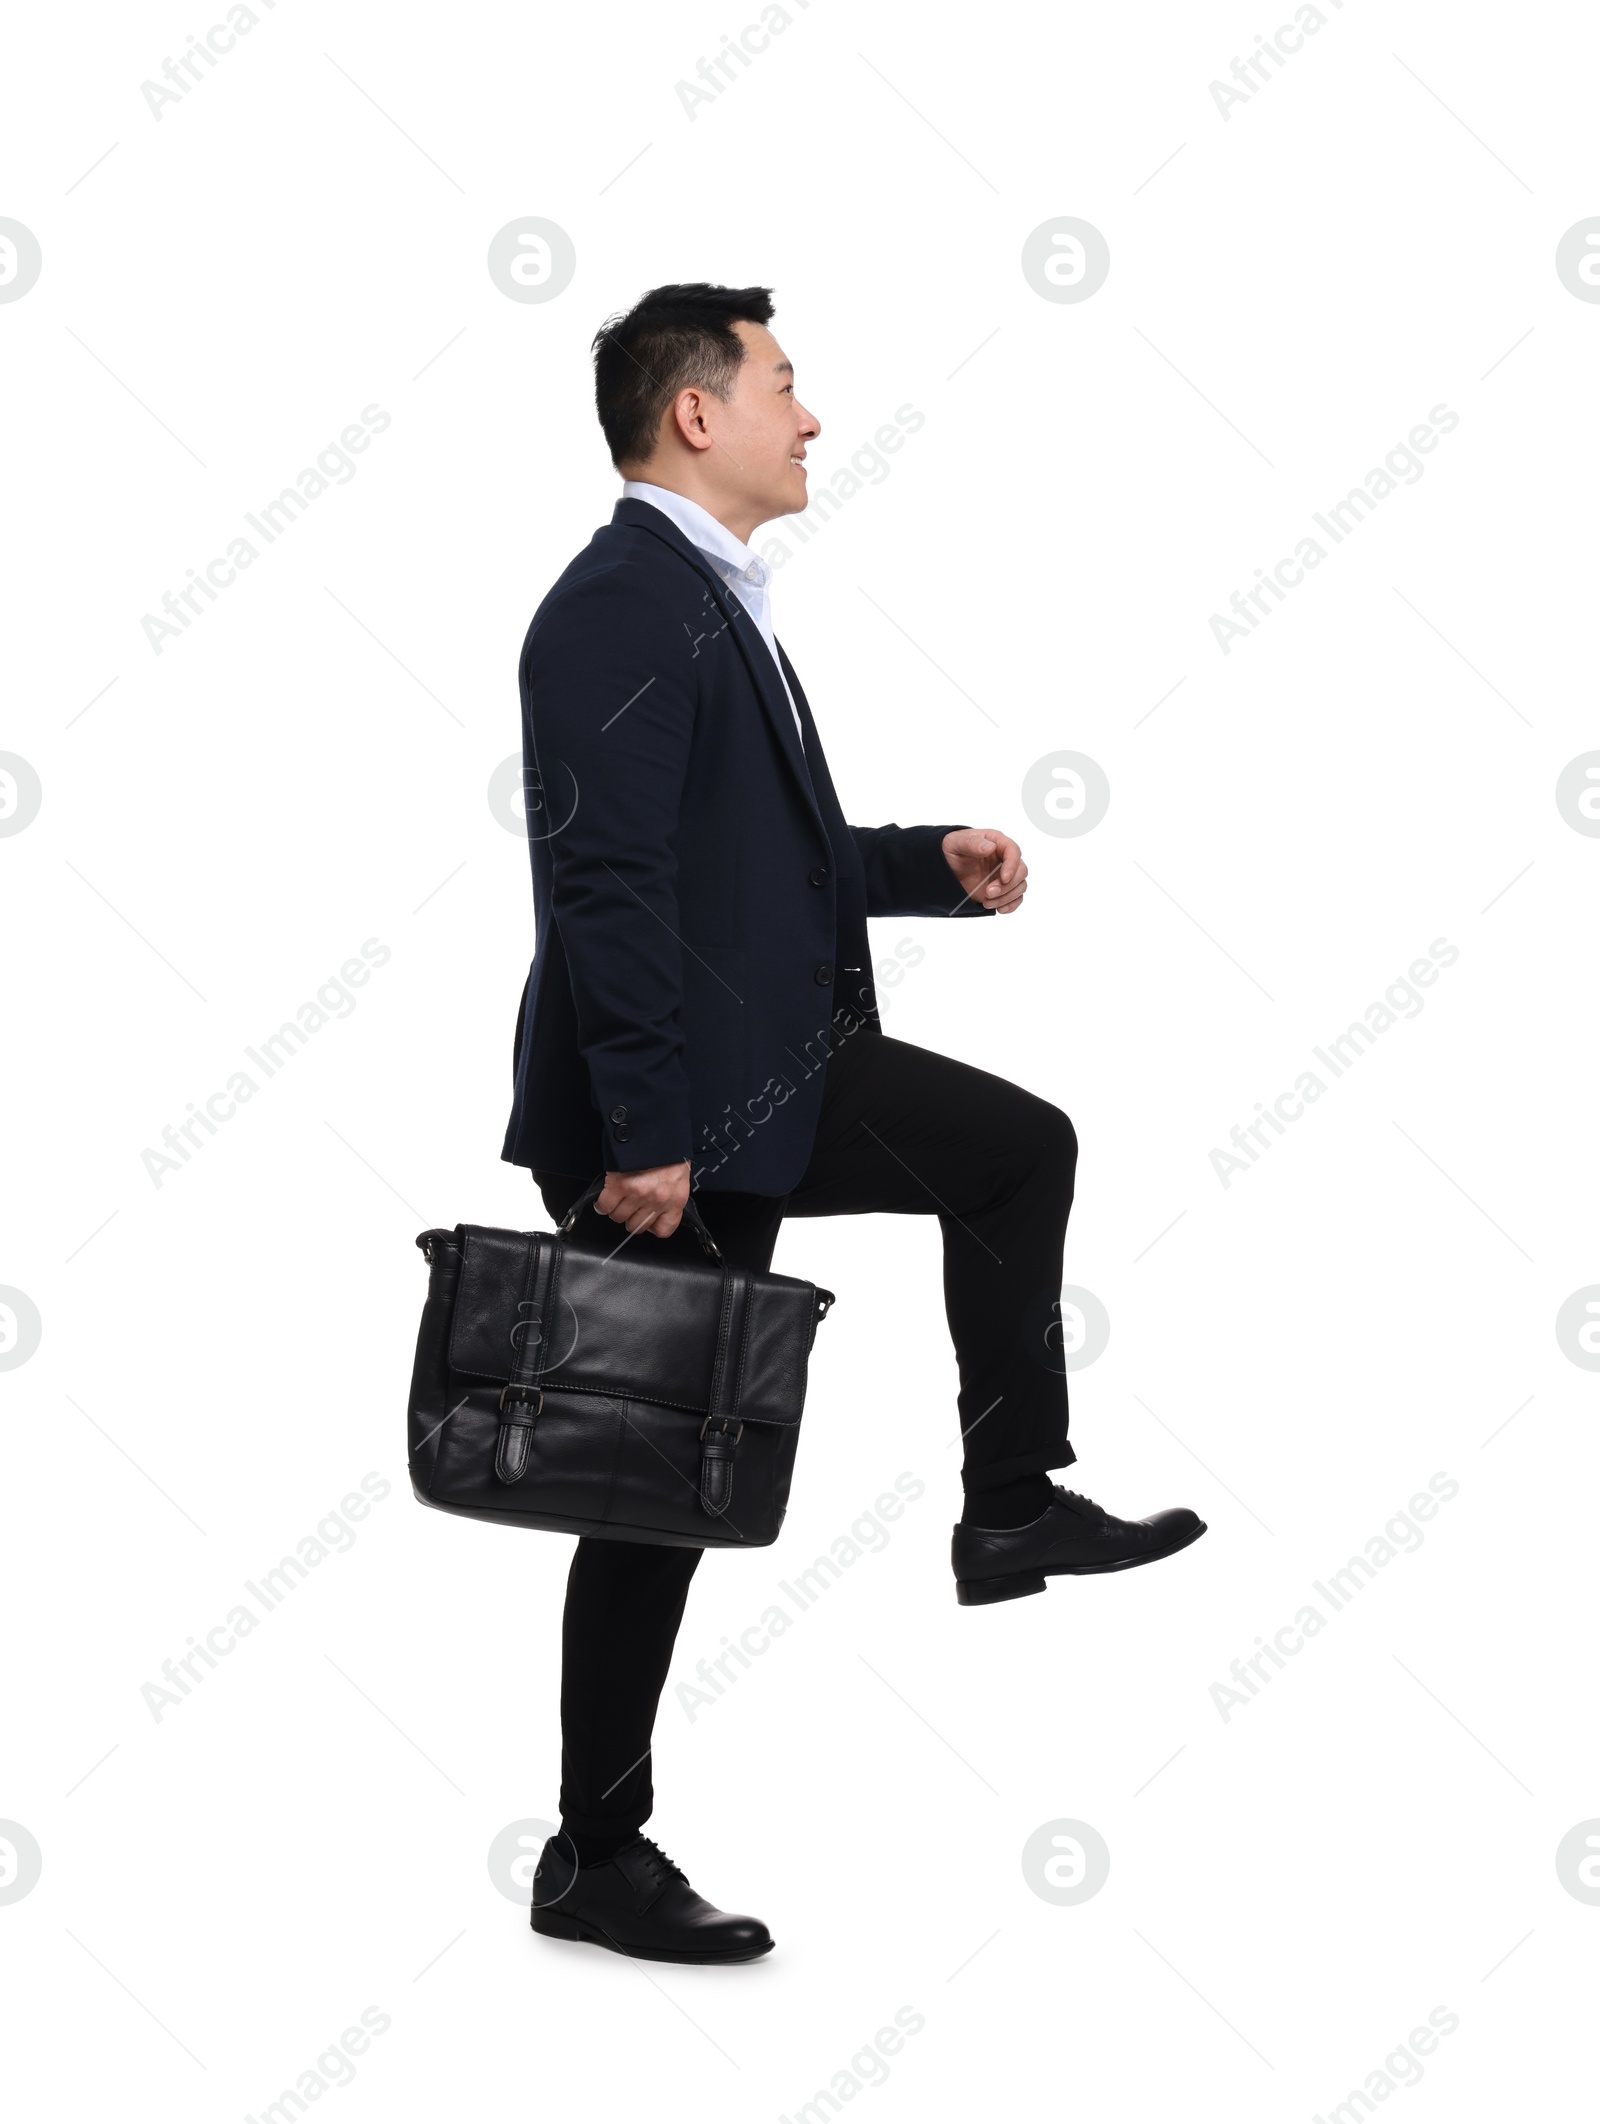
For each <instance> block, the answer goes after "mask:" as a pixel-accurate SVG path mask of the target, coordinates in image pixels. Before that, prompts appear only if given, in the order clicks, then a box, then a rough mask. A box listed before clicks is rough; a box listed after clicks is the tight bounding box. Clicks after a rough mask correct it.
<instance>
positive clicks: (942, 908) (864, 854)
mask: <svg viewBox="0 0 1600 2124" xmlns="http://www.w3.org/2000/svg"><path fill="white" fill-rule="evenodd" d="M967 830H968V829H967V828H966V827H964V826H852V827H851V828H850V838H851V839H852V840H853V841H854V842H855V844H856V853H857V854H858V855H859V856H860V858H861V867H862V869H863V870H864V871H865V872H866V878H867V913H868V914H869V915H990V914H993V913H994V911H995V910H994V909H993V908H992V907H984V906H981V905H980V904H979V902H978V901H976V900H972V899H969V898H968V897H967V895H966V894H965V893H964V892H963V891H962V889H961V887H960V885H959V884H958V883H957V881H956V874H955V872H954V871H953V870H952V869H951V868H950V865H949V864H948V863H947V862H946V861H945V857H944V849H943V847H942V846H941V845H940V844H941V843H942V842H943V840H944V837H945V835H946V834H947V833H965V832H966V831H967Z"/></svg>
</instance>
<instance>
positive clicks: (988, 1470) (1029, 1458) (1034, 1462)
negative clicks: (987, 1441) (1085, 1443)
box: [961, 1439, 1078, 1497]
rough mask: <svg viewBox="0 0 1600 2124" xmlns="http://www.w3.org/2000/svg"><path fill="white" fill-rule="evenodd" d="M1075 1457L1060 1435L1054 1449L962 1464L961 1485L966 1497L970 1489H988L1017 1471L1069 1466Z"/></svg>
mask: <svg viewBox="0 0 1600 2124" xmlns="http://www.w3.org/2000/svg"><path fill="white" fill-rule="evenodd" d="M1077 1457H1078V1456H1077V1454H1076V1453H1075V1452H1074V1451H1073V1450H1072V1447H1071V1445H1070V1444H1069V1443H1068V1442H1067V1441H1066V1440H1065V1439H1063V1440H1062V1442H1061V1444H1060V1446H1059V1447H1057V1448H1056V1449H1055V1450H1054V1451H1044V1452H1040V1451H1035V1452H1032V1453H1014V1454H1013V1455H1012V1456H1011V1458H1010V1459H1009V1460H996V1461H993V1462H987V1463H985V1465H984V1466H982V1467H977V1468H963V1469H962V1470H961V1487H962V1489H963V1491H964V1492H965V1493H966V1495H967V1496H968V1497H970V1496H972V1494H973V1493H974V1491H977V1490H992V1489H995V1488H996V1487H997V1486H998V1485H999V1484H1000V1483H1002V1482H1015V1481H1016V1479H1017V1477H1018V1476H1019V1475H1043V1474H1045V1473H1046V1472H1047V1471H1048V1470H1049V1469H1051V1468H1070V1467H1071V1466H1072V1464H1073V1462H1074V1461H1075V1460H1076V1459H1077Z"/></svg>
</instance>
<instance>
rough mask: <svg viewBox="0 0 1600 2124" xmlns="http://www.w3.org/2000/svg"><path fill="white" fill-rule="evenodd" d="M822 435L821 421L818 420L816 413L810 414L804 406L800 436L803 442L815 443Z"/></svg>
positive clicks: (801, 415) (801, 414)
mask: <svg viewBox="0 0 1600 2124" xmlns="http://www.w3.org/2000/svg"><path fill="white" fill-rule="evenodd" d="M821 433H822V423H821V421H820V420H818V418H817V416H816V415H815V413H808V412H807V411H806V409H805V407H804V406H802V407H801V408H800V435H801V439H802V441H804V442H814V441H815V440H816V438H817V437H818V436H819V435H820V434H821Z"/></svg>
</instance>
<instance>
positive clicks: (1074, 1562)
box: [950, 1482, 1206, 1608]
mask: <svg viewBox="0 0 1600 2124" xmlns="http://www.w3.org/2000/svg"><path fill="white" fill-rule="evenodd" d="M1051 1491H1052V1497H1051V1502H1050V1503H1049V1504H1048V1505H1047V1506H1046V1507H1045V1509H1044V1511H1043V1512H1041V1513H1040V1515H1039V1517H1038V1518H1037V1519H1035V1520H1031V1521H1030V1522H1029V1523H1028V1525H1027V1526H1025V1527H973V1526H966V1525H961V1526H958V1527H957V1528H956V1530H955V1536H954V1539H953V1540H952V1541H951V1543H950V1562H951V1565H952V1567H953V1569H954V1571H955V1574H956V1599H957V1600H958V1601H959V1602H960V1603H961V1605H962V1607H964V1608H973V1607H980V1606H982V1605H984V1604H985V1603H987V1602H989V1601H992V1600H1020V1599H1021V1598H1022V1596H1023V1595H1024V1594H1025V1593H1042V1592H1043V1591H1044V1582H1045V1580H1046V1579H1047V1578H1056V1577H1061V1576H1064V1575H1067V1574H1073V1575H1076V1574H1078V1573H1082V1572H1088V1571H1127V1570H1130V1569H1131V1568H1132V1567H1133V1565H1135V1564H1146V1563H1155V1562H1156V1561H1157V1560H1158V1559H1159V1558H1161V1557H1163V1556H1171V1555H1173V1554H1174V1553H1175V1552H1176V1551H1177V1550H1179V1549H1186V1548H1187V1547H1188V1546H1189V1544H1190V1542H1191V1541H1198V1540H1199V1539H1200V1536H1201V1535H1202V1534H1203V1533H1204V1532H1205V1530H1206V1523H1205V1521H1204V1520H1203V1519H1201V1518H1199V1517H1197V1515H1196V1514H1195V1513H1193V1512H1191V1511H1190V1510H1189V1509H1188V1507H1187V1506H1186V1505H1173V1506H1171V1507H1169V1508H1168V1510H1166V1511H1165V1512H1152V1513H1151V1515H1150V1517H1149V1518H1148V1519H1113V1518H1112V1516H1111V1514H1110V1513H1109V1512H1103V1511H1102V1510H1101V1509H1100V1507H1099V1505H1097V1504H1095V1503H1094V1502H1093V1501H1092V1500H1091V1499H1090V1498H1087V1497H1080V1496H1079V1495H1078V1493H1077V1491H1076V1490H1064V1489H1062V1487H1061V1485H1060V1483H1058V1482H1057V1483H1052V1484H1051Z"/></svg>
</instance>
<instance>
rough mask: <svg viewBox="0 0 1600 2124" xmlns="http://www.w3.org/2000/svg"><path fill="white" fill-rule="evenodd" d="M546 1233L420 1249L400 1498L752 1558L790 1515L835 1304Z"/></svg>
mask: <svg viewBox="0 0 1600 2124" xmlns="http://www.w3.org/2000/svg"><path fill="white" fill-rule="evenodd" d="M602 1185H603V1176H602V1177H601V1178H600V1179H596V1180H594V1181H592V1182H591V1183H590V1185H589V1187H588V1188H586V1189H585V1191H584V1192H583V1194H581V1195H580V1196H579V1197H578V1199H577V1201H576V1202H575V1203H573V1205H572V1207H571V1209H569V1210H568V1212H567V1214H566V1216H565V1217H564V1218H563V1219H562V1221H561V1224H560V1225H559V1227H558V1228H557V1229H556V1230H555V1231H554V1232H506V1231H498V1230H495V1229H494V1228H493V1227H491V1226H488V1225H481V1224H458V1225H457V1226H456V1227H455V1229H454V1230H453V1231H443V1230H441V1231H431V1232H423V1233H421V1234H420V1235H419V1236H418V1239H417V1244H418V1246H419V1247H421V1249H422V1251H423V1253H424V1254H425V1255H426V1256H427V1260H428V1269H429V1274H428V1298H427V1303H426V1304H425V1305H424V1307H423V1311H422V1326H421V1329H420V1331H419V1332H418V1335H417V1356H416V1365H415V1368H414V1370H413V1373H412V1379H411V1406H410V1433H411V1437H410V1463H411V1486H412V1489H413V1490H414V1491H415V1493H416V1495H417V1497H418V1498H419V1499H420V1501H421V1502H422V1503H423V1504H428V1505H435V1506H437V1507H438V1509H439V1510H441V1511H444V1512H459V1513H464V1514H465V1515H466V1516H467V1517H468V1518H471V1519H490V1520H497V1521H499V1522H500V1523H501V1524H502V1525H506V1526H514V1527H543V1528H547V1529H550V1530H553V1531H554V1532H557V1533H562V1534H590V1535H597V1536H599V1537H600V1538H602V1539H604V1540H610V1541H642V1542H655V1543H660V1544H664V1545H666V1546H667V1547H671V1548H694V1549H709V1548H760V1547H763V1546H764V1545H765V1544H767V1543H768V1542H772V1541H775V1540H776V1539H777V1536H778V1529H779V1527H780V1526H782V1524H783V1515H784V1511H785V1508H786V1506H787V1504H788V1500H789V1478H790V1476H791V1474H792V1472H793V1469H794V1456H795V1446H796V1444H797V1442H798V1438H799V1430H800V1415H801V1411H802V1409H803V1407H804V1405H805V1393H806V1366H807V1361H808V1359H809V1356H810V1352H811V1344H812V1341H813V1339H814V1337H815V1335H816V1331H817V1322H818V1321H819V1320H823V1319H825V1318H826V1317H827V1312H828V1308H829V1306H831V1305H832V1304H833V1293H832V1291H824V1290H819V1289H818V1288H817V1287H816V1285H815V1284H811V1283H802V1282H800V1281H799V1280H798V1279H797V1278H795V1277H793V1276H773V1275H762V1274H757V1273H756V1272H754V1271H752V1270H749V1269H736V1268H730V1267H729V1266H728V1264H727V1263H726V1262H725V1261H724V1260H723V1258H722V1255H721V1253H720V1252H719V1251H718V1249H717V1246H716V1242H715V1241H714V1240H713V1239H712V1237H711V1234H710V1233H709V1232H708V1231H707V1230H706V1227H705V1224H704V1221H703V1220H702V1218H701V1216H700V1213H699V1210H698V1209H697V1208H696V1206H695V1202H694V1198H693V1197H692V1196H691V1197H690V1199H689V1202H688V1204H687V1205H686V1207H685V1210H684V1219H685V1222H686V1223H688V1224H689V1225H690V1226H691V1228H692V1229H693V1230H694V1231H695V1233H696V1235H697V1236H698V1238H699V1240H700V1243H701V1247H702V1249H703V1251H704V1254H705V1257H706V1258H705V1259H704V1260H696V1259H694V1258H693V1257H692V1256H686V1255H683V1254H669V1253H667V1252H666V1251H665V1250H664V1249H659V1248H658V1251H656V1252H655V1253H653V1254H652V1253H651V1252H650V1251H649V1249H650V1246H651V1242H650V1240H649V1239H648V1237H644V1238H641V1239H640V1241H639V1243H638V1244H637V1245H635V1244H633V1243H632V1242H628V1243H625V1244H624V1243H622V1242H621V1241H620V1239H619V1243H618V1245H617V1246H616V1248H614V1249H613V1250H611V1251H609V1252H606V1253H600V1252H591V1251H590V1250H588V1249H587V1248H584V1247H578V1246H573V1245H571V1244H569V1243H568V1237H567V1235H568V1233H569V1232H570V1231H571V1229H572V1226H573V1224H574V1223H575V1221H576V1219H577V1217H578V1215H579V1214H580V1212H581V1211H582V1210H584V1209H585V1208H587V1206H588V1205H589V1204H590V1203H591V1202H593V1200H594V1198H595V1196H596V1195H597V1194H598V1193H599V1192H600V1189H601V1186H602Z"/></svg>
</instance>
